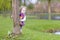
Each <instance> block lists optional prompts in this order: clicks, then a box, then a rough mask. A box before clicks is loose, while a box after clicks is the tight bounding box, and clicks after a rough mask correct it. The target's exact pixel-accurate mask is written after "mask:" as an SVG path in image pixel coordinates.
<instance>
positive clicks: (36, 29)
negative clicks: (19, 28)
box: [0, 16, 60, 40]
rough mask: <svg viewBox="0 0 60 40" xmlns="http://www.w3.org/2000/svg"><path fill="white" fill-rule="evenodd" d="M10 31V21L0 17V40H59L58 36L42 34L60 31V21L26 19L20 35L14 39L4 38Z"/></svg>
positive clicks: (7, 18) (11, 23) (11, 27)
mask: <svg viewBox="0 0 60 40" xmlns="http://www.w3.org/2000/svg"><path fill="white" fill-rule="evenodd" d="M12 29H13V22H12V19H11V18H10V17H2V16H0V40H60V35H55V34H53V33H46V32H43V31H45V30H49V29H60V20H39V19H27V21H26V25H25V26H24V27H23V34H22V35H19V36H18V37H17V38H15V39H13V38H6V36H7V33H8V31H11V30H12Z"/></svg>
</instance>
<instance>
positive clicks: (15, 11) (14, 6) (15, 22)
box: [12, 0, 20, 34]
mask: <svg viewBox="0 0 60 40" xmlns="http://www.w3.org/2000/svg"><path fill="white" fill-rule="evenodd" d="M12 18H13V33H14V34H19V33H20V30H19V28H20V27H19V0H12Z"/></svg>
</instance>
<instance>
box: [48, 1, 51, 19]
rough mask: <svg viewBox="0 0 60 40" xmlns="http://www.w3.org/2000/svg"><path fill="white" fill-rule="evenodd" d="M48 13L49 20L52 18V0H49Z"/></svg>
mask: <svg viewBox="0 0 60 40" xmlns="http://www.w3.org/2000/svg"><path fill="white" fill-rule="evenodd" d="M48 13H49V20H51V0H48Z"/></svg>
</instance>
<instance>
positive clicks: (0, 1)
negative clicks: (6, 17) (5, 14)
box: [0, 0, 12, 11]
mask: <svg viewBox="0 0 60 40" xmlns="http://www.w3.org/2000/svg"><path fill="white" fill-rule="evenodd" d="M11 2H12V0H0V11H1V10H11Z"/></svg>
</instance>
